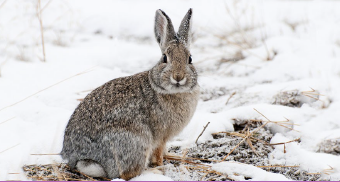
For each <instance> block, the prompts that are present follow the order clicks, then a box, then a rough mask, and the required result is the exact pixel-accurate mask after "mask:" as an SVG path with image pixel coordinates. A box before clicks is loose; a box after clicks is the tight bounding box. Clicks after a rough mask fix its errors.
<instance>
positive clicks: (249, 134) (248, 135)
mask: <svg viewBox="0 0 340 182" xmlns="http://www.w3.org/2000/svg"><path fill="white" fill-rule="evenodd" d="M253 109H254V110H255V111H256V112H258V113H259V114H261V115H262V116H263V117H264V118H266V119H267V120H268V121H267V122H266V123H264V124H263V125H261V126H260V127H258V128H256V129H255V130H254V131H252V132H250V133H248V134H247V135H246V136H245V137H244V138H243V140H241V142H240V143H239V144H237V145H236V146H235V147H234V148H233V149H232V150H231V151H230V152H229V153H228V154H227V155H226V156H225V157H224V158H223V159H222V161H224V160H226V159H227V158H228V157H229V155H230V154H231V153H232V152H233V151H234V150H235V149H236V148H237V147H238V146H240V145H241V143H243V142H244V141H245V140H246V139H247V138H248V137H250V136H251V135H252V134H253V133H254V132H256V131H258V130H259V129H261V128H263V127H264V126H266V125H267V124H268V123H269V122H271V121H270V120H269V119H268V118H267V117H266V116H265V115H263V114H262V113H261V112H259V111H258V110H256V109H255V108H253Z"/></svg>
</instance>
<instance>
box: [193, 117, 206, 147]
mask: <svg viewBox="0 0 340 182" xmlns="http://www.w3.org/2000/svg"><path fill="white" fill-rule="evenodd" d="M209 124H210V122H208V123H207V125H205V126H204V128H203V131H202V132H201V133H200V135H198V137H197V139H196V141H195V143H196V145H198V144H197V141H198V139H199V138H200V137H201V136H202V134H203V133H204V131H205V129H207V127H208V125H209Z"/></svg>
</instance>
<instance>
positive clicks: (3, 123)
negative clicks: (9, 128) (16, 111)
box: [0, 117, 15, 125]
mask: <svg viewBox="0 0 340 182" xmlns="http://www.w3.org/2000/svg"><path fill="white" fill-rule="evenodd" d="M14 118H15V117H13V118H9V119H7V120H5V121H3V122H1V123H0V125H1V124H4V123H6V122H7V121H10V120H12V119H14Z"/></svg>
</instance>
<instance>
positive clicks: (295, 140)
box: [268, 138, 300, 145]
mask: <svg viewBox="0 0 340 182" xmlns="http://www.w3.org/2000/svg"><path fill="white" fill-rule="evenodd" d="M299 140H300V138H297V139H294V140H291V141H288V142H281V143H271V144H268V145H283V144H287V143H291V142H297V141H299Z"/></svg>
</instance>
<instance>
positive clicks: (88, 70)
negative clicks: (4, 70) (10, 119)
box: [0, 67, 94, 111]
mask: <svg viewBox="0 0 340 182" xmlns="http://www.w3.org/2000/svg"><path fill="white" fill-rule="evenodd" d="M93 69H94V67H92V68H90V69H87V70H85V71H82V72H80V73H77V74H75V75H73V76H71V77H68V78H66V79H63V80H61V81H59V82H57V83H55V84H53V85H50V86H48V87H46V88H44V89H42V90H39V91H38V92H35V93H34V94H32V95H29V96H27V97H25V98H23V99H21V100H19V101H18V102H15V103H13V104H11V105H8V106H6V107H3V108H1V109H0V111H2V110H4V109H6V108H9V107H12V106H14V105H16V104H19V103H20V102H23V101H25V100H27V99H29V98H31V97H33V96H35V95H37V94H39V93H40V92H42V91H45V90H47V89H49V88H52V87H54V86H56V85H58V84H60V83H62V82H64V81H66V80H69V79H71V78H73V77H76V76H79V75H82V74H85V73H88V72H90V71H92V70H93Z"/></svg>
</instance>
